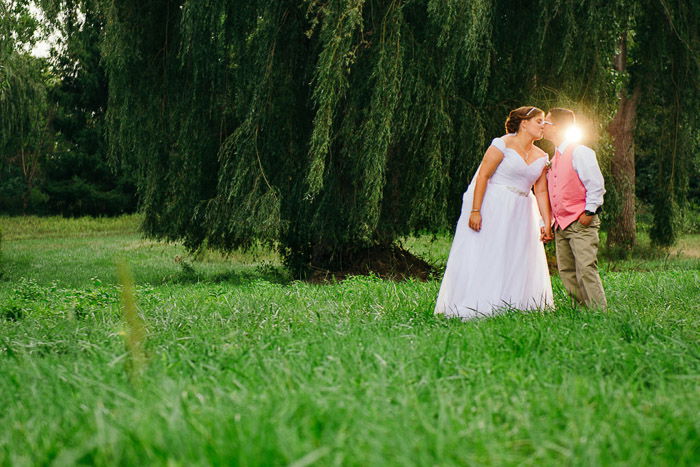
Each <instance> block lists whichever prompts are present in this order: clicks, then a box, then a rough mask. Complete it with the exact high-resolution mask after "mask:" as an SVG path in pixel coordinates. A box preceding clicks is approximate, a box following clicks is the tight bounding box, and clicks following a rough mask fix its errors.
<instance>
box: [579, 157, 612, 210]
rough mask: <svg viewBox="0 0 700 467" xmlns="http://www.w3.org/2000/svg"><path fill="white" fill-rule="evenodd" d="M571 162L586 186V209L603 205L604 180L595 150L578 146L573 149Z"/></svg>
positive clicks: (595, 208)
mask: <svg viewBox="0 0 700 467" xmlns="http://www.w3.org/2000/svg"><path fill="white" fill-rule="evenodd" d="M572 164H573V166H574V170H575V171H576V173H577V174H578V177H579V178H580V179H581V182H582V183H583V186H584V187H585V188H586V211H593V212H595V211H597V210H598V208H599V207H601V206H602V205H603V195H605V180H604V179H603V174H602V173H601V172H600V166H599V165H598V159H597V158H596V155H595V151H594V150H593V149H591V148H589V147H586V146H578V147H577V148H576V149H575V150H574V154H573V157H572Z"/></svg>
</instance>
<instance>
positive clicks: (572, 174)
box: [544, 108, 607, 309]
mask: <svg viewBox="0 0 700 467" xmlns="http://www.w3.org/2000/svg"><path fill="white" fill-rule="evenodd" d="M575 121H576V117H575V115H574V112H573V111H572V110H569V109H562V108H555V109H551V110H550V111H549V112H548V113H547V115H546V117H545V124H546V125H545V128H544V137H545V139H548V140H549V141H551V142H552V143H554V146H555V147H556V151H555V152H554V157H553V158H552V165H551V167H550V169H549V171H548V172H547V184H548V185H549V201H550V203H551V205H552V217H553V218H554V232H555V235H554V236H555V243H556V248H557V264H558V267H559V276H560V277H561V280H562V282H563V283H564V287H566V290H567V291H568V292H569V294H571V295H572V296H573V297H574V298H575V299H576V300H577V301H578V302H579V303H582V304H583V305H585V306H587V307H595V308H601V309H605V308H606V307H607V301H606V299H605V291H604V290H603V284H602V282H601V281H600V275H599V274H598V230H599V228H600V219H598V213H599V212H600V209H601V206H602V205H603V195H604V194H605V186H604V180H603V175H602V174H601V173H600V167H599V166H598V161H597V160H596V155H595V151H593V150H592V149H591V148H589V147H586V146H584V145H582V144H577V143H575V142H574V141H567V137H566V135H567V130H568V129H569V128H571V127H572V126H573V125H574V123H575Z"/></svg>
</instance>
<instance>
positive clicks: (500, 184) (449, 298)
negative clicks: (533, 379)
mask: <svg viewBox="0 0 700 467" xmlns="http://www.w3.org/2000/svg"><path fill="white" fill-rule="evenodd" d="M491 145H492V146H495V147H496V148H498V149H499V150H500V151H501V152H503V154H504V157H503V160H502V161H501V163H500V164H499V165H498V167H497V168H496V171H495V172H494V173H493V175H492V176H491V179H490V180H489V183H488V185H487V187H486V193H485V195H484V199H483V202H482V204H481V218H482V224H481V231H479V232H475V231H474V230H472V229H471V228H470V227H469V216H470V214H471V209H472V200H473V197H474V186H475V185H476V175H475V176H474V178H473V179H472V181H471V183H470V184H469V187H468V188H467V191H466V193H464V196H463V198H462V214H461V216H460V218H459V222H457V230H456V232H455V236H454V240H453V242H452V248H451V250H450V256H449V258H448V260H447V269H446V270H445V275H444V277H443V279H442V284H441V286H440V293H439V295H438V299H437V304H436V305H435V313H440V314H444V315H446V316H456V317H460V318H464V319H468V318H476V317H480V316H490V315H493V314H495V313H498V312H502V311H506V310H512V309H518V310H534V309H544V308H548V307H552V306H553V303H554V301H553V298H552V283H551V281H550V278H549V270H548V268H547V259H546V257H545V253H544V246H543V244H542V242H540V214H539V209H538V208H537V201H536V199H535V195H534V194H533V193H532V186H533V184H534V183H535V181H536V180H537V179H538V178H539V176H540V175H541V174H542V171H543V170H544V166H545V163H546V162H547V157H546V156H545V157H541V158H540V159H536V160H535V161H534V162H532V163H531V164H530V165H528V164H527V163H526V162H525V160H524V159H523V158H522V157H520V155H519V154H518V153H517V152H516V151H515V150H514V149H510V148H507V147H506V145H505V142H504V141H503V140H502V139H501V138H495V139H494V140H493V141H492V142H491ZM477 174H478V170H477Z"/></svg>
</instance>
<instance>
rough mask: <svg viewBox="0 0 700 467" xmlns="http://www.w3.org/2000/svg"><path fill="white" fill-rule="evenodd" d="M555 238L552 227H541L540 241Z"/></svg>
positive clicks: (545, 241) (548, 240)
mask: <svg viewBox="0 0 700 467" xmlns="http://www.w3.org/2000/svg"><path fill="white" fill-rule="evenodd" d="M552 240H554V233H553V232H552V227H540V241H541V242H544V243H547V242H550V241H552Z"/></svg>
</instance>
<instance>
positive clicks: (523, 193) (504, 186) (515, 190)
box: [501, 185, 530, 196]
mask: <svg viewBox="0 0 700 467" xmlns="http://www.w3.org/2000/svg"><path fill="white" fill-rule="evenodd" d="M501 186H502V187H503V188H505V189H506V190H508V191H512V192H513V193H515V194H516V195H520V196H527V195H529V194H530V192H529V191H521V190H518V189H517V188H515V187H514V186H509V185H501Z"/></svg>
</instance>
